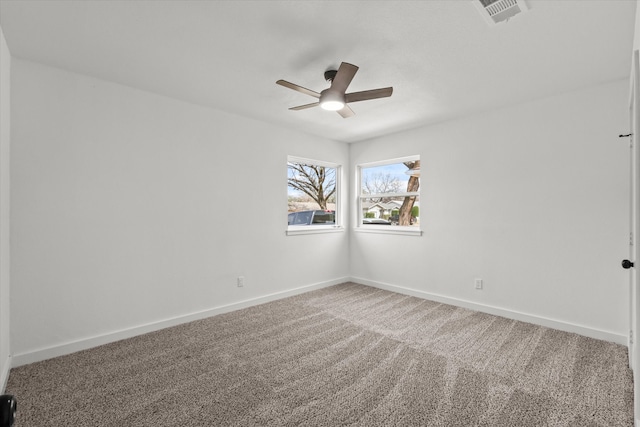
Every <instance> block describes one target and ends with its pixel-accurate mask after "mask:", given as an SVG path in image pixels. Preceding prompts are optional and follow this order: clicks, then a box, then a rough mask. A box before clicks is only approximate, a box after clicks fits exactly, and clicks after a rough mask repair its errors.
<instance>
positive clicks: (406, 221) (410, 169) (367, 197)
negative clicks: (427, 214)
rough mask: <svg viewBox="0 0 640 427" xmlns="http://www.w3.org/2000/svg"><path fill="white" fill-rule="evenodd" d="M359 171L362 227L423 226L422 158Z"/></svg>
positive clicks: (382, 163) (406, 159) (411, 158)
mask: <svg viewBox="0 0 640 427" xmlns="http://www.w3.org/2000/svg"><path fill="white" fill-rule="evenodd" d="M358 170H359V177H358V179H359V183H360V184H359V186H360V194H359V200H358V201H359V214H360V218H359V223H360V225H361V226H374V227H381V226H402V227H415V228H419V226H420V193H419V189H420V158H419V157H417V156H414V157H408V158H404V159H401V160H390V161H388V162H377V163H375V164H363V165H360V166H359V167H358Z"/></svg>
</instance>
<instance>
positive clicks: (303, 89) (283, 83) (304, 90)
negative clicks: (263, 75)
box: [276, 80, 320, 99]
mask: <svg viewBox="0 0 640 427" xmlns="http://www.w3.org/2000/svg"><path fill="white" fill-rule="evenodd" d="M276 84H278V85H280V86H284V87H288V88H289V89H293V90H295V91H298V92H302V93H304V94H306V95H310V96H313V97H314V98H318V99H319V98H320V94H319V93H318V92H315V91H313V90H311V89H307V88H306V87H302V86H298V85H297V84H293V83H289V82H288V81H286V80H278V81H277V82H276Z"/></svg>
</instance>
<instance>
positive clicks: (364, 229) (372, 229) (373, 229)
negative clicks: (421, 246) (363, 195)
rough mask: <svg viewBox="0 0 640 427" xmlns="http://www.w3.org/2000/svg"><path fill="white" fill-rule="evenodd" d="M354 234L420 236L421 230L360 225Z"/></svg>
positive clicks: (391, 226) (392, 226)
mask: <svg viewBox="0 0 640 427" xmlns="http://www.w3.org/2000/svg"><path fill="white" fill-rule="evenodd" d="M353 230H354V231H355V232H356V233H376V234H397V235H400V236H422V230H419V229H415V228H413V227H399V226H394V225H361V226H359V227H355V228H354V229H353Z"/></svg>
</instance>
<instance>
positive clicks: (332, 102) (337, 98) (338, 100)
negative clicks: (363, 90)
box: [320, 89, 344, 111]
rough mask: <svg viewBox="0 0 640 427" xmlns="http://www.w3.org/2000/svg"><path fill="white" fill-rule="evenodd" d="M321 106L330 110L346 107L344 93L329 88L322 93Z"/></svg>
mask: <svg viewBox="0 0 640 427" xmlns="http://www.w3.org/2000/svg"><path fill="white" fill-rule="evenodd" d="M320 106H321V107H322V108H323V109H325V110H328V111H338V110H342V109H343V108H344V95H342V94H341V93H339V92H335V91H332V90H329V89H326V90H323V91H322V92H321V93H320Z"/></svg>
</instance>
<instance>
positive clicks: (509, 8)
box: [473, 0, 529, 25]
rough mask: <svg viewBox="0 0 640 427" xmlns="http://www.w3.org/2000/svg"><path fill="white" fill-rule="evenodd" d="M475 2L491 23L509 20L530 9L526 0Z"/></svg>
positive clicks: (476, 0)
mask: <svg viewBox="0 0 640 427" xmlns="http://www.w3.org/2000/svg"><path fill="white" fill-rule="evenodd" d="M473 3H474V4H475V5H476V7H477V8H478V10H480V13H481V14H482V16H483V17H484V18H485V20H486V21H487V23H488V24H489V25H495V24H497V23H499V22H502V21H507V20H509V19H510V18H511V17H513V16H515V15H517V14H518V13H520V12H526V11H527V10H529V8H528V7H527V5H526V4H525V2H524V0H473Z"/></svg>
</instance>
